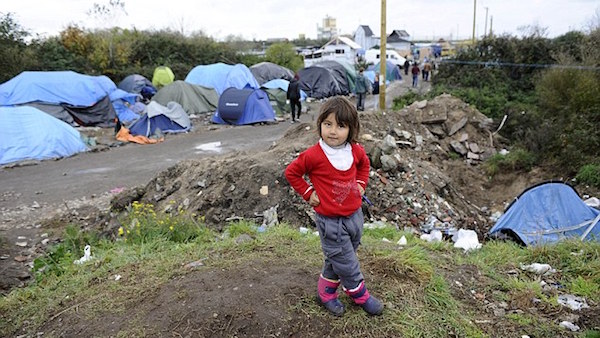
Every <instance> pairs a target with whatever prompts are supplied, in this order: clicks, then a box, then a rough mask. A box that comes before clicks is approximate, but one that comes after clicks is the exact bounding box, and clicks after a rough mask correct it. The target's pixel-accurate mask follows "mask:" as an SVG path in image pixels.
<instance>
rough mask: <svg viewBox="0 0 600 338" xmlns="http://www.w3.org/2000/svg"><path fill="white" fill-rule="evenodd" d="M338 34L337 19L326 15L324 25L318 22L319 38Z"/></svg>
mask: <svg viewBox="0 0 600 338" xmlns="http://www.w3.org/2000/svg"><path fill="white" fill-rule="evenodd" d="M336 35H338V29H337V22H336V19H335V18H332V17H330V16H329V15H326V16H325V18H324V19H323V26H319V24H317V39H319V40H320V39H331V38H332V37H334V36H336Z"/></svg>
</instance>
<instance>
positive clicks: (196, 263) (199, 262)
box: [183, 259, 204, 269]
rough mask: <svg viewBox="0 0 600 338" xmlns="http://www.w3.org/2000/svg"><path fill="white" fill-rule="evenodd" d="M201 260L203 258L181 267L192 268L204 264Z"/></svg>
mask: <svg viewBox="0 0 600 338" xmlns="http://www.w3.org/2000/svg"><path fill="white" fill-rule="evenodd" d="M203 260H204V259H200V260H197V261H194V262H190V263H187V264H186V265H184V266H183V267H184V268H186V269H194V268H197V267H199V266H204V262H203Z"/></svg>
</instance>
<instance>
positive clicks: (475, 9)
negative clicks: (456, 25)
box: [473, 0, 477, 44]
mask: <svg viewBox="0 0 600 338" xmlns="http://www.w3.org/2000/svg"><path fill="white" fill-rule="evenodd" d="M476 14H477V0H473V44H475V17H476Z"/></svg>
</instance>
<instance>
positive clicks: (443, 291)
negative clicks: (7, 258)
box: [0, 210, 600, 337]
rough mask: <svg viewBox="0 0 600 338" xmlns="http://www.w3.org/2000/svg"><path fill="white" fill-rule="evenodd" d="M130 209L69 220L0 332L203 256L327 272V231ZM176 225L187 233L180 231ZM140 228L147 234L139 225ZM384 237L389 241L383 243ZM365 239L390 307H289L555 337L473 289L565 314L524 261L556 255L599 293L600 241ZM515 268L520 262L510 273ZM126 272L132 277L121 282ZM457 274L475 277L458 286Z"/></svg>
mask: <svg viewBox="0 0 600 338" xmlns="http://www.w3.org/2000/svg"><path fill="white" fill-rule="evenodd" d="M130 216H131V217H130V218H128V219H126V220H124V221H123V224H124V230H126V229H129V230H130V232H129V234H128V233H127V232H126V231H123V235H122V236H120V237H118V240H116V241H109V240H104V239H98V238H97V237H96V236H94V235H93V234H89V233H80V232H79V231H78V230H77V228H76V227H69V228H67V229H66V233H65V236H64V238H65V240H64V241H63V243H61V244H59V245H58V246H56V247H55V248H53V249H51V250H50V251H49V253H48V254H47V255H46V256H44V257H45V258H42V259H41V260H40V261H39V262H38V265H37V269H43V270H44V272H41V273H39V274H38V276H37V280H36V282H35V283H33V284H32V285H30V286H28V287H25V288H20V289H14V290H13V291H12V292H11V293H10V294H9V295H7V296H6V297H3V298H1V299H0V336H12V335H16V334H17V332H18V333H19V334H22V333H24V332H25V333H31V334H35V333H36V332H37V331H38V330H39V328H40V327H41V326H42V325H43V324H44V323H45V322H48V321H50V320H52V319H53V318H55V316H56V314H57V313H61V311H65V310H66V309H69V308H70V307H74V306H76V307H77V309H78V311H79V312H80V313H85V315H84V317H85V319H86V320H99V318H101V317H102V315H103V311H105V309H111V313H113V314H115V315H126V314H125V313H124V312H125V309H127V308H128V305H129V304H130V302H131V300H132V299H138V298H143V297H144V294H145V293H148V292H158V290H159V288H160V286H161V285H164V284H165V283H168V281H169V280H170V279H172V278H173V277H174V276H178V275H181V274H185V273H187V270H185V269H183V268H182V266H183V265H185V264H186V263H189V262H193V261H197V260H202V261H203V263H204V264H205V266H209V267H211V268H227V267H234V266H238V265H242V264H249V263H251V262H256V261H261V262H265V264H268V263H269V262H282V261H283V262H286V264H288V265H290V266H292V267H294V268H299V269H307V270H317V271H318V269H319V267H320V266H321V264H322V253H321V249H320V241H319V237H318V236H314V235H312V234H301V233H300V232H299V231H298V229H296V228H295V227H293V226H290V225H288V224H281V225H278V226H275V227H272V228H269V229H268V230H267V231H265V232H258V231H257V227H256V225H255V224H252V223H248V222H234V223H231V224H229V226H227V227H226V229H225V231H224V233H226V234H227V235H223V234H219V233H215V232H213V231H211V230H209V229H207V228H206V227H204V225H203V224H202V223H200V222H201V218H198V217H195V218H194V217H192V216H187V215H183V214H180V215H172V216H169V217H170V218H166V216H164V215H153V214H152V211H151V210H145V211H143V212H141V213H140V214H137V215H134V212H130ZM134 216H135V217H134ZM133 219H137V220H138V221H139V223H137V222H135V221H133ZM161 221H162V223H161ZM138 224H139V227H138ZM171 226H173V228H174V229H172V230H171V229H170V227H171ZM176 227H179V229H180V231H181V236H173V235H172V232H173V231H174V230H175V228H176ZM136 229H140V233H139V234H138V233H136V234H133V235H132V230H133V231H135V230H136ZM128 235H129V236H128ZM242 235H247V236H250V240H247V241H237V239H238V237H239V236H242ZM403 235H404V236H406V237H407V239H408V244H407V245H406V246H404V247H403V248H399V247H398V246H397V245H396V244H395V242H396V241H397V240H398V239H399V238H400V237H401V236H403ZM132 236H135V237H132ZM382 238H387V239H389V240H390V241H391V242H390V243H386V242H383V241H382ZM362 242H363V246H362V247H361V249H360V250H359V252H358V255H359V258H360V261H361V266H362V267H363V271H364V272H365V274H366V275H367V276H369V278H368V279H369V283H368V288H369V290H370V291H371V292H372V293H373V294H374V295H377V296H378V297H379V298H380V299H381V300H382V301H383V302H384V303H385V304H386V310H385V314H384V315H383V316H380V317H375V318H372V317H368V316H366V315H365V314H364V312H362V311H356V310H354V311H348V312H347V313H346V314H345V315H344V317H342V318H339V319H336V320H333V321H332V320H331V317H330V316H329V315H328V314H327V313H325V312H324V311H323V309H322V308H321V307H320V306H318V305H317V304H316V303H315V301H314V298H313V297H314V296H310V297H309V296H305V295H299V297H298V299H297V301H296V302H295V303H292V304H290V305H289V306H290V308H289V311H291V312H296V313H298V312H301V313H304V314H306V315H307V316H309V317H310V318H311V319H310V320H311V321H314V320H317V321H322V322H324V323H328V324H327V325H331V329H332V332H331V334H332V335H333V334H336V335H337V334H338V333H339V335H340V336H361V337H362V336H364V337H391V336H398V337H442V336H449V335H450V336H459V337H494V336H495V332H494V331H490V330H491V329H490V327H486V326H485V325H484V326H480V325H479V324H477V320H479V319H482V318H483V319H486V318H491V319H492V320H493V321H494V322H501V323H499V324H498V325H500V326H502V327H504V328H505V329H506V330H509V331H508V332H510V334H508V335H509V336H510V335H511V334H512V335H516V334H518V333H519V332H529V333H531V334H536V335H537V336H556V335H558V332H560V331H559V329H558V328H557V326H556V325H555V324H556V323H554V322H553V321H552V320H548V319H546V318H543V317H536V316H535V315H534V314H531V313H527V312H525V313H510V314H507V315H506V316H505V317H494V316H493V314H492V315H490V314H489V313H486V310H485V304H483V303H477V301H474V300H473V299H471V298H472V297H471V292H470V290H475V291H476V292H477V293H479V294H485V295H487V296H486V297H487V298H486V299H487V300H488V301H494V302H500V301H504V302H507V303H509V304H521V303H522V306H521V307H519V308H520V309H523V310H527V309H528V308H529V307H531V306H532V305H531V304H530V303H531V299H532V298H534V297H535V298H538V299H540V300H541V301H542V303H543V304H544V305H545V306H546V308H551V309H553V310H552V311H553V312H556V313H559V312H560V305H558V304H557V303H556V296H554V297H551V296H549V295H547V294H545V293H544V292H543V290H542V288H541V287H540V284H539V277H538V276H535V275H533V274H530V273H526V272H524V271H521V270H520V269H519V265H520V264H521V263H523V264H529V263H533V262H539V263H548V264H551V265H552V266H553V267H554V268H556V269H557V270H559V271H560V272H559V273H557V275H556V276H554V277H553V278H554V279H555V280H556V281H557V282H558V283H560V284H561V285H562V286H563V290H561V292H564V293H573V294H576V295H580V296H583V297H586V298H587V299H591V300H595V301H596V302H597V301H598V300H600V287H599V285H600V266H599V265H598V264H599V263H598V262H599V261H600V259H599V253H600V244H598V243H590V242H586V243H581V242H577V241H565V242H562V243H559V244H557V245H552V246H543V247H536V248H523V247H520V246H518V245H516V244H514V243H507V242H488V243H485V245H483V247H482V248H481V249H480V250H476V251H473V252H469V253H464V252H462V250H456V249H454V248H453V247H452V245H451V244H450V243H447V242H444V243H427V242H424V241H421V240H420V239H419V238H417V237H415V236H414V235H413V234H411V233H406V232H401V231H398V230H396V229H395V228H393V227H386V228H381V229H365V231H364V236H363V241H362ZM86 243H91V244H92V255H93V256H94V259H93V260H92V261H90V262H87V263H85V264H83V265H75V264H73V259H76V258H78V257H80V256H81V254H82V252H83V249H82V246H83V245H85V244H86ZM41 262H43V263H44V264H45V265H44V264H41ZM463 269H464V270H463ZM509 270H517V271H518V272H519V273H518V274H517V275H516V276H515V275H514V274H508V273H507V272H508V271H509ZM118 274H119V275H123V279H122V280H120V281H119V282H115V281H114V276H115V275H118ZM457 278H458V279H461V278H462V279H461V280H463V281H466V282H465V283H467V284H468V285H467V284H465V285H463V287H462V288H461V287H458V286H457V284H456V283H455V281H456V280H457ZM176 296H177V297H178V298H181V299H182V301H184V300H185V298H186V294H185V293H180V294H177V295H176ZM342 302H344V303H345V304H346V305H347V306H351V305H350V304H348V302H349V300H348V299H347V297H342ZM474 304H480V305H478V306H475V305H474ZM145 330H147V329H144V328H143V327H136V326H133V327H127V328H124V331H123V332H120V333H119V336H143V335H146V334H151V332H147V331H145ZM594 334H597V332H595V331H588V332H587V333H586V335H587V336H589V337H593V336H594Z"/></svg>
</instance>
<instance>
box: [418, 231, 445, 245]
mask: <svg viewBox="0 0 600 338" xmlns="http://www.w3.org/2000/svg"><path fill="white" fill-rule="evenodd" d="M421 239H422V240H425V241H427V242H434V243H435V242H441V241H442V232H441V231H439V230H433V231H431V233H429V234H422V235H421Z"/></svg>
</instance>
